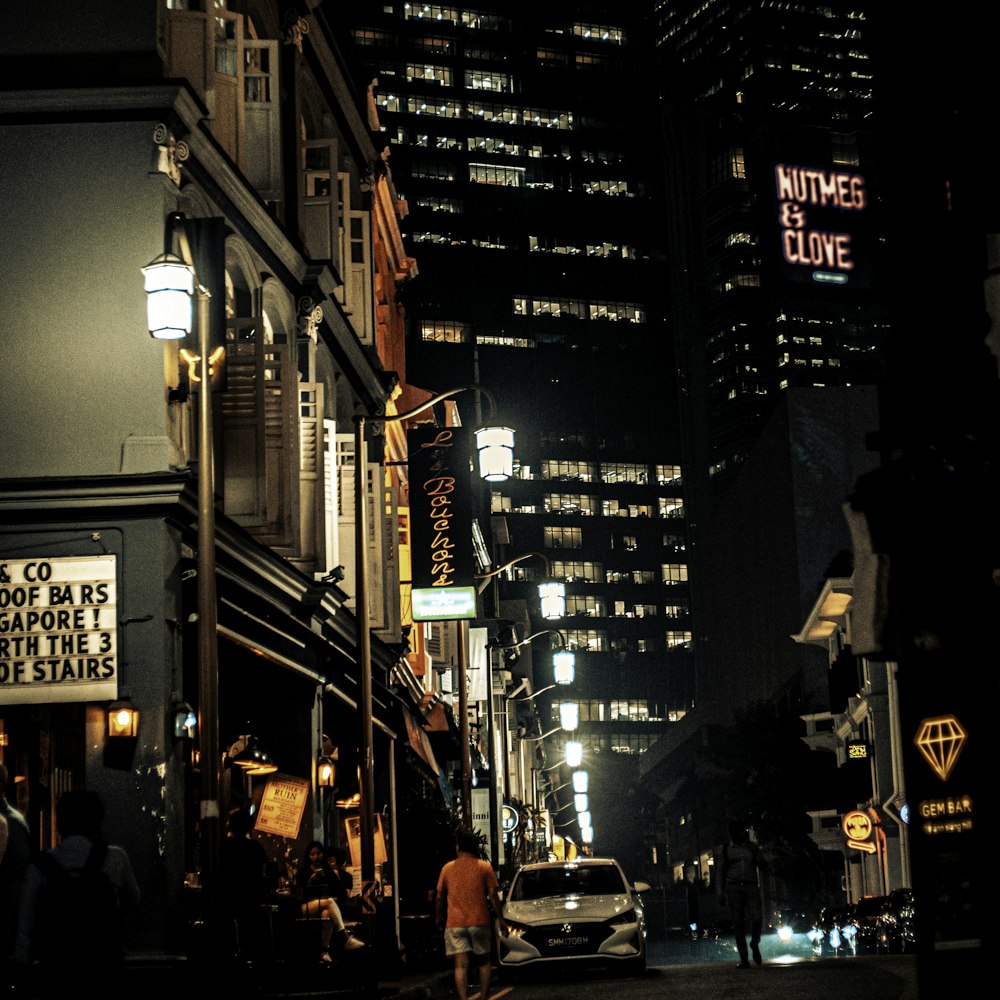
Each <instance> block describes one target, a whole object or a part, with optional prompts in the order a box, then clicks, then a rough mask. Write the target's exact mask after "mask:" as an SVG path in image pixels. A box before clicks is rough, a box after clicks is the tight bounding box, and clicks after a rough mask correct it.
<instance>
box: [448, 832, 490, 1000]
mask: <svg viewBox="0 0 1000 1000" xmlns="http://www.w3.org/2000/svg"><path fill="white" fill-rule="evenodd" d="M498 888H499V883H498V882H497V877H496V873H495V872H494V871H493V868H492V866H491V865H490V863H489V862H488V861H484V860H482V859H481V858H480V857H479V838H478V837H477V836H476V834H475V833H473V832H472V831H470V830H463V831H461V832H460V833H459V834H458V835H457V837H456V838H455V859H454V860H453V861H449V862H447V863H446V864H445V865H444V866H443V867H442V869H441V874H440V875H439V876H438V881H437V898H436V902H435V912H436V916H437V927H438V930H443V931H444V953H445V955H449V956H453V957H454V959H455V990H456V991H457V993H458V1000H468V986H469V955H470V954H471V955H475V957H476V961H477V962H478V964H479V996H480V998H481V1000H486V998H487V997H488V996H489V992H490V976H491V973H492V971H493V970H492V967H491V965H490V955H491V953H492V950H493V949H492V945H493V940H492V922H491V920H490V907H492V908H493V912H494V913H495V914H496V915H497V920H498V921H499V923H500V932H501V933H502V934H504V935H506V934H507V924H506V921H505V920H504V918H503V915H502V913H501V912H500V897H499V896H498V895H497V889H498Z"/></svg>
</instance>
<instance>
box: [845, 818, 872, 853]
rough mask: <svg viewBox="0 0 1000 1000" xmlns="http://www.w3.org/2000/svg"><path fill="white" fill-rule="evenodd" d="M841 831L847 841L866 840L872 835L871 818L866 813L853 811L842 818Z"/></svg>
mask: <svg viewBox="0 0 1000 1000" xmlns="http://www.w3.org/2000/svg"><path fill="white" fill-rule="evenodd" d="M842 829H843V831H844V833H845V834H846V835H847V837H848V839H849V840H867V839H868V838H869V837H870V836H871V835H872V818H871V816H869V815H868V813H866V812H862V811H861V810H860V809H854V810H852V811H851V812H849V813H847V814H846V815H845V816H844V822H843V824H842ZM873 849H874V848H873Z"/></svg>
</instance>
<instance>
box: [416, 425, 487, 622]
mask: <svg viewBox="0 0 1000 1000" xmlns="http://www.w3.org/2000/svg"><path fill="white" fill-rule="evenodd" d="M407 448H408V451H409V467H410V554H411V560H412V568H413V591H412V600H413V620H414V621H449V620H453V619H460V618H475V616H476V588H475V583H474V574H475V561H474V559H473V551H472V481H471V475H470V472H469V435H468V432H467V430H466V429H465V428H464V427H429V426H428V427H416V428H414V429H413V430H411V431H410V432H409V434H408V435H407Z"/></svg>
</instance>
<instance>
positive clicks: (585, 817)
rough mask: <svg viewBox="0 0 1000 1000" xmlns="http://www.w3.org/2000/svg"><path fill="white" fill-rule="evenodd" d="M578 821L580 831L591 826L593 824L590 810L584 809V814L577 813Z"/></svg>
mask: <svg viewBox="0 0 1000 1000" xmlns="http://www.w3.org/2000/svg"><path fill="white" fill-rule="evenodd" d="M576 821H577V823H579V824H580V829H581V830H583V829H585V828H586V827H588V826H590V825H591V823H590V810H589V809H584V810H583V812H579V813H577V814H576Z"/></svg>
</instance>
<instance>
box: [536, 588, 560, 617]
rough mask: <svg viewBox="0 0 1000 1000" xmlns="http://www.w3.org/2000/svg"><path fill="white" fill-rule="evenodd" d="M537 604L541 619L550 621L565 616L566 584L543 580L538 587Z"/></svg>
mask: <svg viewBox="0 0 1000 1000" xmlns="http://www.w3.org/2000/svg"><path fill="white" fill-rule="evenodd" d="M538 603H539V604H540V605H541V614H542V617H543V618H546V619H548V620H550V621H551V620H552V619H554V618H562V617H563V616H564V615H565V614H566V584H565V583H563V582H562V581H561V580H543V581H542V582H541V583H540V584H539V585H538Z"/></svg>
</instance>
